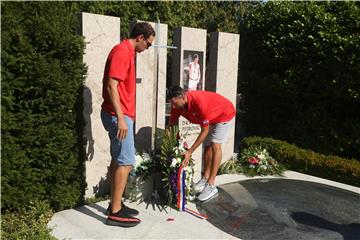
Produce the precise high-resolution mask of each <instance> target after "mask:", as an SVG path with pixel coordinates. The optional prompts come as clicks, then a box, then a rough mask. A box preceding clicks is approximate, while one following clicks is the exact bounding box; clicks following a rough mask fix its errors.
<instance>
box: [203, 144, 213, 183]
mask: <svg viewBox="0 0 360 240" xmlns="http://www.w3.org/2000/svg"><path fill="white" fill-rule="evenodd" d="M212 155H213V150H212V148H211V145H209V146H206V147H205V153H204V177H205V178H206V179H209V176H210V173H211V165H212Z"/></svg>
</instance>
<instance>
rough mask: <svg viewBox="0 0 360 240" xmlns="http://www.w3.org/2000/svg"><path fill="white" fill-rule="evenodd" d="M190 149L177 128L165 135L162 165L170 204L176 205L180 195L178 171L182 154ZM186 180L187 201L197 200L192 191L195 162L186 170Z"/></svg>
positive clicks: (162, 146)
mask: <svg viewBox="0 0 360 240" xmlns="http://www.w3.org/2000/svg"><path fill="white" fill-rule="evenodd" d="M186 149H188V145H187V143H186V140H185V137H184V136H181V135H180V134H179V130H178V127H177V126H173V127H171V128H169V129H167V130H166V132H165V133H164V135H163V142H162V145H161V154H160V165H161V172H162V176H163V179H162V182H163V183H164V186H165V188H166V190H167V197H168V204H176V196H177V194H178V190H177V181H178V169H179V167H180V164H181V163H182V161H183V156H182V154H181V153H182V152H184V151H186ZM184 170H185V174H186V179H185V184H186V196H185V198H186V200H189V201H191V200H193V199H194V198H195V195H194V191H193V190H192V182H193V177H194V161H193V159H190V161H189V164H188V165H187V166H186V167H185V168H184Z"/></svg>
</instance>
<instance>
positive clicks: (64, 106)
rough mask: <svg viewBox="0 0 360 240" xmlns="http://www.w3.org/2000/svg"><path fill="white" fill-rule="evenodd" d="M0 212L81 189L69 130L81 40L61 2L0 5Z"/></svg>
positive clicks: (59, 203)
mask: <svg viewBox="0 0 360 240" xmlns="http://www.w3.org/2000/svg"><path fill="white" fill-rule="evenodd" d="M1 10H2V34H1V43H2V44H1V53H2V54H1V62H2V68H1V70H2V71H1V74H2V86H1V87H2V88H1V91H2V95H1V101H2V105H1V115H2V126H1V127H2V176H1V182H2V189H1V190H2V209H6V208H18V207H23V206H26V205H27V204H28V203H29V201H31V200H37V199H39V200H41V199H48V200H49V202H50V203H51V205H52V206H53V207H54V208H55V209H62V208H64V207H68V206H72V205H74V204H75V203H77V202H78V201H79V199H80V198H81V195H82V194H81V193H82V192H83V188H84V186H83V181H82V176H83V173H82V171H83V170H82V164H83V163H82V161H81V159H80V158H79V156H80V155H79V148H78V147H77V140H78V138H77V134H76V131H75V129H74V128H75V119H76V112H77V111H76V106H75V103H76V99H77V96H78V95H77V92H78V89H79V88H80V87H81V84H82V81H83V74H84V73H85V71H84V70H85V68H84V66H83V64H82V58H81V56H82V54H83V46H84V45H83V41H82V39H81V37H79V36H78V35H76V34H75V30H76V22H75V21H76V18H74V16H72V15H70V14H68V9H67V8H66V7H65V5H64V4H63V3H45V2H38V3H31V4H29V3H20V2H17V3H10V2H8V3H2V9H1Z"/></svg>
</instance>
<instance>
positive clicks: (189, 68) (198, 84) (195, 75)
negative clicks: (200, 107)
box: [183, 50, 204, 91]
mask: <svg viewBox="0 0 360 240" xmlns="http://www.w3.org/2000/svg"><path fill="white" fill-rule="evenodd" d="M203 63H204V53H203V52H199V51H187V50H185V51H184V59H183V71H184V72H183V88H184V89H185V91H195V90H202V89H203V79H204V76H203V66H204V64H203Z"/></svg>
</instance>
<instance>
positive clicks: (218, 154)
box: [208, 143, 222, 185]
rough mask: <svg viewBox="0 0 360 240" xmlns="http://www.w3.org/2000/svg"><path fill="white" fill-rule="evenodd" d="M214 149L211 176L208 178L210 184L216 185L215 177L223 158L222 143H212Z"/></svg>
mask: <svg viewBox="0 0 360 240" xmlns="http://www.w3.org/2000/svg"><path fill="white" fill-rule="evenodd" d="M211 148H212V161H211V163H212V164H211V171H210V176H209V178H208V183H209V184H211V185H214V183H215V177H216V175H217V172H218V170H219V166H220V162H221V158H222V151H221V143H211Z"/></svg>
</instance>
